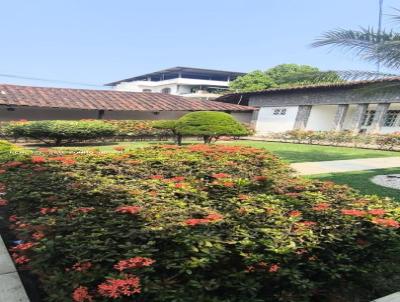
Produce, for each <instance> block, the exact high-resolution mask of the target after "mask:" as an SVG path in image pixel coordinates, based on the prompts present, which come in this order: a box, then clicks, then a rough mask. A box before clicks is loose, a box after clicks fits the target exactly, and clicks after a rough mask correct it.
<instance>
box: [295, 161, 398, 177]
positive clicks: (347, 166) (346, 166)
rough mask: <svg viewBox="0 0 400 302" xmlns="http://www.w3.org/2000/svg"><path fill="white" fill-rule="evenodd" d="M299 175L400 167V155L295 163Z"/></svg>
mask: <svg viewBox="0 0 400 302" xmlns="http://www.w3.org/2000/svg"><path fill="white" fill-rule="evenodd" d="M291 167H292V168H293V169H294V170H296V171H297V173H298V174H299V175H313V174H324V173H339V172H351V171H363V170H373V169H386V168H396V167H400V157H380V158H362V159H348V160H332V161H319V162H306V163H294V164H291Z"/></svg>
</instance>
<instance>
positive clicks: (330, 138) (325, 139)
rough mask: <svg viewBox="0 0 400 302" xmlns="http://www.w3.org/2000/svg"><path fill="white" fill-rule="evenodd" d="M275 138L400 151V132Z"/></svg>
mask: <svg viewBox="0 0 400 302" xmlns="http://www.w3.org/2000/svg"><path fill="white" fill-rule="evenodd" d="M273 138H275V139H279V140H286V141H295V142H297V143H306V144H324V145H335V146H338V145H351V146H354V147H371V146H372V147H375V148H380V149H383V150H400V132H396V133H391V134H366V133H365V134H354V133H352V132H350V131H311V130H292V131H287V132H284V133H278V134H274V135H273Z"/></svg>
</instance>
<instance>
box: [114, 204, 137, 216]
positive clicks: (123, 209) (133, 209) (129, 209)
mask: <svg viewBox="0 0 400 302" xmlns="http://www.w3.org/2000/svg"><path fill="white" fill-rule="evenodd" d="M141 210H142V208H141V207H139V206H119V207H118V208H116V209H115V212H118V213H126V214H133V215H134V214H137V213H139V212H140V211H141Z"/></svg>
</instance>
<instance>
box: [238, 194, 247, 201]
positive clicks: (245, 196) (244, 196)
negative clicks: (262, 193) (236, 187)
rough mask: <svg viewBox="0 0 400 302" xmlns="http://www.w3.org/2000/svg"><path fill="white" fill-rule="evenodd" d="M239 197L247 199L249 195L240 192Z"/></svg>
mask: <svg viewBox="0 0 400 302" xmlns="http://www.w3.org/2000/svg"><path fill="white" fill-rule="evenodd" d="M239 199H240V200H248V199H250V196H249V195H245V194H240V195H239Z"/></svg>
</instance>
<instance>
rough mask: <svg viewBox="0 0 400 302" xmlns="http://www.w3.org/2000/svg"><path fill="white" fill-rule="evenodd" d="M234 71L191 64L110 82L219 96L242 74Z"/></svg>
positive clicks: (117, 87) (196, 95)
mask: <svg viewBox="0 0 400 302" xmlns="http://www.w3.org/2000/svg"><path fill="white" fill-rule="evenodd" d="M242 75H244V73H241V72H230V71H221V70H211V69H199V68H190V67H173V68H169V69H165V70H161V71H157V72H153V73H148V74H144V75H140V76H136V77H133V78H129V79H125V80H120V81H116V82H113V83H109V84H106V86H111V87H113V89H115V90H119V91H131V92H149V93H151V92H157V93H165V94H173V95H180V96H184V97H193V98H201V99H215V98H217V97H219V96H220V93H221V92H223V91H225V90H227V89H228V87H229V82H230V81H233V80H234V79H236V78H237V77H238V76H242Z"/></svg>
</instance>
